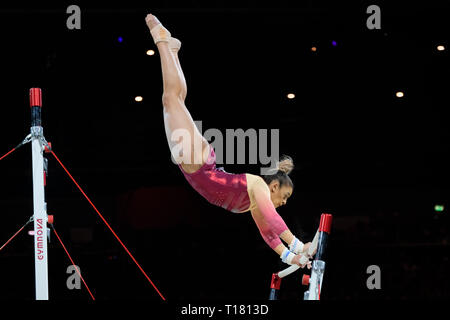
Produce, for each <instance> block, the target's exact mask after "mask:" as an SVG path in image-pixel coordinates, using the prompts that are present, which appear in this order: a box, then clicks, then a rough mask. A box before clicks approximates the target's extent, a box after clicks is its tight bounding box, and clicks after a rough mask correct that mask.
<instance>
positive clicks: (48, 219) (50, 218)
mask: <svg viewBox="0 0 450 320" xmlns="http://www.w3.org/2000/svg"><path fill="white" fill-rule="evenodd" d="M47 222H48V223H50V224H52V223H53V215H48V216H47Z"/></svg>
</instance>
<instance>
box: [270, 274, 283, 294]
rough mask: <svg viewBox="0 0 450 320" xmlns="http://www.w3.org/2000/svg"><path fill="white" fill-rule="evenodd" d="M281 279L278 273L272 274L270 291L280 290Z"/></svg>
mask: <svg viewBox="0 0 450 320" xmlns="http://www.w3.org/2000/svg"><path fill="white" fill-rule="evenodd" d="M280 286H281V278H280V277H279V276H278V274H277V273H274V274H272V281H271V282H270V289H276V290H280Z"/></svg>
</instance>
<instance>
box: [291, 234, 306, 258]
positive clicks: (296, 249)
mask: <svg viewBox="0 0 450 320" xmlns="http://www.w3.org/2000/svg"><path fill="white" fill-rule="evenodd" d="M304 247H305V244H304V243H303V242H301V241H300V240H299V239H297V238H296V237H294V239H292V241H291V243H290V244H289V250H290V251H291V252H293V253H295V254H299V253H301V252H303V249H304Z"/></svg>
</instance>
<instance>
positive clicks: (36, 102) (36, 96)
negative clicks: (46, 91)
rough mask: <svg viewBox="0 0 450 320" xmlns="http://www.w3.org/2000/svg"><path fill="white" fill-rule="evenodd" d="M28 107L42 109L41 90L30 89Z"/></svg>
mask: <svg viewBox="0 0 450 320" xmlns="http://www.w3.org/2000/svg"><path fill="white" fill-rule="evenodd" d="M30 107H42V91H41V88H31V89H30Z"/></svg>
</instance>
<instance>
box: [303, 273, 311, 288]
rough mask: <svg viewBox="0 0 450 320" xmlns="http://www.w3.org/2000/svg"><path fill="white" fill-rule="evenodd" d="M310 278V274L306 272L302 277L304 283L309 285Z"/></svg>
mask: <svg viewBox="0 0 450 320" xmlns="http://www.w3.org/2000/svg"><path fill="white" fill-rule="evenodd" d="M309 278H310V276H309V275H307V274H304V275H303V277H302V285H304V286H308V285H309Z"/></svg>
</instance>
